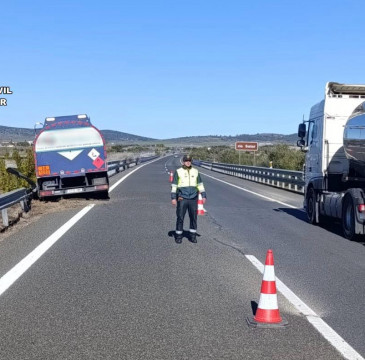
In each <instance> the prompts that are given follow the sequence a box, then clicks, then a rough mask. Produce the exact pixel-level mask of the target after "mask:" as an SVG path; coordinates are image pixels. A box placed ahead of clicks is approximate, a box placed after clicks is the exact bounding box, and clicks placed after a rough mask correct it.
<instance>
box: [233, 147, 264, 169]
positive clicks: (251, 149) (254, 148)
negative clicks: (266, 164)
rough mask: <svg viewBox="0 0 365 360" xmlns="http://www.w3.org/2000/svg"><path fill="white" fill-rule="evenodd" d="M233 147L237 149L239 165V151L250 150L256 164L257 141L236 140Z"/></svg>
mask: <svg viewBox="0 0 365 360" xmlns="http://www.w3.org/2000/svg"><path fill="white" fill-rule="evenodd" d="M234 147H235V149H236V150H238V151H239V153H238V154H239V165H241V151H252V152H253V163H254V166H256V151H257V150H258V148H259V144H258V143H257V142H247V141H236V143H235V146H234Z"/></svg>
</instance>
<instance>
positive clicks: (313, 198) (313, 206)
mask: <svg viewBox="0 0 365 360" xmlns="http://www.w3.org/2000/svg"><path fill="white" fill-rule="evenodd" d="M307 216H308V221H309V223H311V224H313V225H317V224H318V223H319V221H318V202H317V194H316V192H315V190H314V189H313V188H312V187H311V188H310V189H309V190H308V194H307Z"/></svg>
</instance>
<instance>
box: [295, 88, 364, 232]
mask: <svg viewBox="0 0 365 360" xmlns="http://www.w3.org/2000/svg"><path fill="white" fill-rule="evenodd" d="M298 136H299V138H300V140H298V146H300V147H301V149H302V150H303V151H305V152H306V158H305V166H304V178H305V188H304V208H305V209H306V212H307V215H308V220H309V222H310V223H312V224H319V223H320V222H322V221H323V220H324V219H325V218H327V217H332V218H337V219H340V220H341V222H342V228H343V232H344V236H345V237H346V238H348V239H354V238H355V237H357V236H359V235H364V234H365V85H350V84H339V83H335V82H329V83H327V84H326V89H325V97H324V99H323V100H322V101H321V102H319V103H318V104H316V105H314V106H312V108H311V111H310V115H309V120H306V121H304V122H303V123H302V124H300V125H299V129H298Z"/></svg>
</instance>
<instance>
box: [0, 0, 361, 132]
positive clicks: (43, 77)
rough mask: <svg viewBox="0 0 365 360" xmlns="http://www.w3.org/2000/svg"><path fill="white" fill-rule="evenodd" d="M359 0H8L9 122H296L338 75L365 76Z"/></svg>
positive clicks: (4, 57) (204, 125)
mask: <svg viewBox="0 0 365 360" xmlns="http://www.w3.org/2000/svg"><path fill="white" fill-rule="evenodd" d="M364 9H365V3H364V1H363V0H357V1H351V0H349V1H346V0H342V1H336V0H332V1H327V0H323V1H318V0H317V1H312V0H307V1H305V2H304V1H300V2H299V1H293V0H291V1H284V0H275V1H273V0H267V1H260V0H257V1H252V2H246V1H243V0H239V1H238V0H237V1H236V0H232V1H230V0H226V1H215V0H210V1H207V0H204V1H199V0H195V1H190V0H175V1H172V0H164V1H162V0H133V1H131V0H130V1H123V0H120V1H108V0H105V1H92V0H89V1H76V0H75V1H69V0H62V1H39V0H34V1H31V2H29V1H25V0H24V1H17V0H12V1H4V2H2V4H1V9H0V10H1V12H0V23H1V31H0V36H1V43H0V49H1V55H0V86H10V87H11V90H12V91H13V94H12V95H7V96H1V95H0V97H3V98H6V99H7V106H6V107H5V106H1V107H0V125H5V126H16V127H25V128H32V127H33V125H34V124H35V123H36V122H38V121H43V119H44V118H45V117H47V116H61V115H71V114H80V113H86V114H88V115H89V116H90V117H91V120H92V122H93V123H94V125H95V126H96V127H98V128H99V129H110V130H119V131H123V132H127V133H131V134H135V135H141V136H147V137H153V138H160V139H167V138H173V137H180V136H198V135H236V134H243V133H245V134H255V133H282V134H291V133H295V132H296V131H297V127H298V123H299V122H300V121H301V119H302V117H303V115H304V116H305V117H307V116H308V114H309V108H310V106H312V105H313V104H314V103H316V102H318V101H320V100H321V99H322V97H323V94H324V87H325V83H326V82H327V81H337V82H343V83H355V84H364V83H365V50H364V47H363V43H364V41H363V26H362V24H363V21H364V19H363V14H364Z"/></svg>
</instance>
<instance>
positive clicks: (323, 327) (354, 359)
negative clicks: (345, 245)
mask: <svg viewBox="0 0 365 360" xmlns="http://www.w3.org/2000/svg"><path fill="white" fill-rule="evenodd" d="M201 174H203V175H204V176H208V177H210V178H212V179H214V180H217V181H220V182H222V183H224V184H226V185H229V186H232V187H235V188H237V189H239V190H242V191H246V192H248V193H250V194H253V195H256V196H259V197H261V198H264V199H266V200H269V201H274V202H277V203H279V204H282V205H284V206H288V207H290V208H292V209H298V208H297V207H295V206H292V205H290V204H286V203H284V202H282V201H279V200H276V199H273V198H270V197H268V196H264V195H261V194H259V193H256V192H254V191H251V190H248V189H245V188H243V187H240V186H237V185H234V184H231V183H229V182H227V181H224V180H221V179H217V178H216V177H214V176H211V175H208V174H206V173H202V172H201ZM245 257H246V258H247V259H248V260H249V261H250V262H251V263H252V264H253V265H254V266H255V267H256V268H257V269H258V270H259V271H260V272H261V273H262V274H263V273H264V265H263V264H262V263H261V262H260V261H259V260H258V259H257V258H256V257H255V256H253V255H245ZM276 286H277V289H278V291H280V292H281V293H282V294H283V296H284V297H285V298H286V299H287V300H288V301H289V302H290V303H291V304H292V305H293V306H294V307H295V308H296V309H297V310H298V311H299V312H300V313H302V314H303V315H304V316H305V317H306V318H307V320H308V321H309V322H310V323H311V324H312V326H313V327H314V328H315V329H316V330H317V331H318V332H319V333H320V334H321V335H322V336H323V337H324V338H325V339H326V340H327V341H328V342H329V343H330V344H331V345H332V346H333V347H334V348H335V349H337V350H338V351H339V352H340V353H341V354H342V355H343V356H344V357H345V359H348V360H365V359H364V358H363V357H362V356H361V355H360V354H359V353H358V352H357V351H356V350H355V349H354V348H352V347H351V345H350V344H348V343H347V342H346V341H345V340H344V339H343V338H342V337H341V336H340V335H339V334H337V332H336V331H335V330H333V329H332V328H331V327H330V326H329V325H328V324H327V323H326V322H325V321H324V320H322V319H321V317H320V316H318V315H317V314H316V313H315V312H314V311H313V310H312V309H311V308H310V307H309V306H308V305H307V304H306V303H304V302H303V301H302V300H301V299H300V298H299V297H298V296H297V295H295V293H294V292H293V291H291V290H290V289H289V288H288V287H287V286H286V285H285V284H284V283H283V282H282V281H281V280H279V279H278V278H276Z"/></svg>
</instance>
